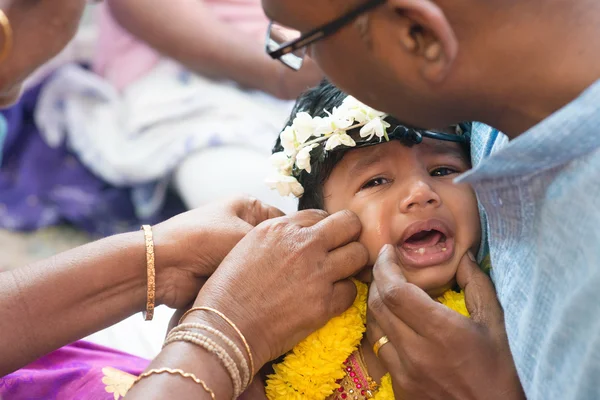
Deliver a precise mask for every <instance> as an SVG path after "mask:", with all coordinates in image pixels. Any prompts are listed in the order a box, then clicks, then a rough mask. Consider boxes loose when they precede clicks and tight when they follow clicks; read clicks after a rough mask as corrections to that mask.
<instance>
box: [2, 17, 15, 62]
mask: <svg viewBox="0 0 600 400" xmlns="http://www.w3.org/2000/svg"><path fill="white" fill-rule="evenodd" d="M0 25H1V26H2V35H3V36H4V46H3V47H2V50H0V63H2V62H3V61H4V60H6V58H7V57H8V55H9V54H10V52H11V50H12V47H13V30H12V27H11V26H10V21H9V20H8V17H7V16H6V14H5V13H4V11H2V10H0Z"/></svg>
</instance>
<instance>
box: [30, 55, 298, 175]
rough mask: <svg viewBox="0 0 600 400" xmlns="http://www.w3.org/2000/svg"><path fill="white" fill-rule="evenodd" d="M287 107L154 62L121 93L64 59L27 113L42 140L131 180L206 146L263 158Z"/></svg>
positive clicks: (99, 170)
mask: <svg viewBox="0 0 600 400" xmlns="http://www.w3.org/2000/svg"><path fill="white" fill-rule="evenodd" d="M291 107H292V104H291V102H287V101H286V102H284V101H280V100H276V99H274V98H272V97H270V96H267V95H265V94H263V93H260V92H256V91H244V90H241V89H240V88H238V87H237V86H234V85H233V84H231V83H228V82H218V81H213V80H210V79H206V78H203V77H200V76H198V75H194V74H191V73H190V72H189V71H187V70H185V69H183V68H182V67H179V66H178V65H176V64H175V63H173V62H170V61H161V63H160V64H159V65H158V66H157V67H156V68H155V69H154V70H153V71H152V72H151V73H149V74H147V75H146V76H145V77H143V78H141V79H139V80H138V81H136V82H135V83H133V84H132V85H130V86H128V87H127V88H126V89H125V90H124V91H123V92H122V94H120V93H119V92H118V91H117V90H116V89H115V88H114V87H112V86H111V85H110V84H108V83H107V82H106V81H105V80H103V79H102V78H100V77H99V76H97V75H95V74H93V73H91V72H89V71H87V70H85V69H83V68H82V67H79V66H77V65H69V66H64V67H62V68H60V69H59V70H58V72H57V73H56V74H55V75H54V77H52V78H51V79H50V80H49V82H48V83H47V84H46V86H45V87H44V88H43V90H42V93H41V95H40V98H39V102H38V107H37V110H36V116H35V117H36V123H37V125H38V127H39V128H40V131H41V133H42V135H43V137H44V138H45V140H46V141H47V142H48V144H49V145H51V146H57V145H59V144H60V143H62V142H63V141H64V140H67V142H68V144H69V146H70V148H72V149H73V150H74V151H75V152H76V153H77V154H78V156H79V158H80V159H81V161H82V162H83V163H84V164H85V165H86V166H87V167H88V168H90V169H91V170H92V171H93V172H94V173H96V174H97V175H99V176H100V177H102V178H103V179H104V180H106V181H108V182H110V183H112V184H113V185H136V184H141V183H146V182H149V181H155V180H160V179H162V178H164V177H165V176H168V175H169V174H170V173H172V172H173V171H174V170H175V168H177V167H178V166H179V164H180V163H181V162H182V160H183V159H185V158H186V157H187V156H188V155H189V154H191V153H194V152H196V151H198V150H200V149H205V148H209V147H216V146H222V145H235V146H243V147H248V148H252V149H255V150H256V151H258V152H261V153H262V154H264V156H265V157H268V155H269V154H270V151H269V150H270V148H271V147H272V145H273V144H274V142H275V139H276V137H277V134H278V133H279V132H280V130H281V129H282V127H283V124H284V123H285V121H286V118H287V117H288V115H289V112H290V110H291ZM230 161H231V162H232V163H234V164H237V160H230ZM237 167H238V168H239V169H240V170H241V169H243V168H244V167H245V166H244V165H239V164H237Z"/></svg>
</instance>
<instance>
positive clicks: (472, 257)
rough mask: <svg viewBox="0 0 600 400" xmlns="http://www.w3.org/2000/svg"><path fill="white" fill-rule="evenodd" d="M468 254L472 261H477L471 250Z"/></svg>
mask: <svg viewBox="0 0 600 400" xmlns="http://www.w3.org/2000/svg"><path fill="white" fill-rule="evenodd" d="M467 255H468V256H469V259H470V260H471V261H473V262H477V261H476V260H475V256H474V255H473V253H472V252H471V251H470V250H469V251H468V252H467Z"/></svg>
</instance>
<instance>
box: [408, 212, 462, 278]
mask: <svg viewBox="0 0 600 400" xmlns="http://www.w3.org/2000/svg"><path fill="white" fill-rule="evenodd" d="M397 246H398V247H397V248H398V253H399V256H400V259H401V262H402V264H403V265H404V266H406V267H415V268H425V267H430V266H434V265H440V264H443V263H445V262H447V261H448V260H450V259H452V257H453V256H454V237H453V234H452V231H451V229H450V228H449V226H448V225H447V224H446V223H445V222H443V221H441V220H429V221H419V222H416V223H413V224H411V225H410V226H408V227H407V228H406V230H405V232H404V235H403V237H402V239H401V240H400V242H399V243H398V245H397Z"/></svg>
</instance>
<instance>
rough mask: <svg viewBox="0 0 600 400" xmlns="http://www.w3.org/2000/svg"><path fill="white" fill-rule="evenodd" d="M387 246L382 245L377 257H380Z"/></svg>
mask: <svg viewBox="0 0 600 400" xmlns="http://www.w3.org/2000/svg"><path fill="white" fill-rule="evenodd" d="M388 246H389V244H384V245H383V247H382V248H381V250H379V255H382V254H383V253H384V252H385V250H386V249H387V248H388Z"/></svg>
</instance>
